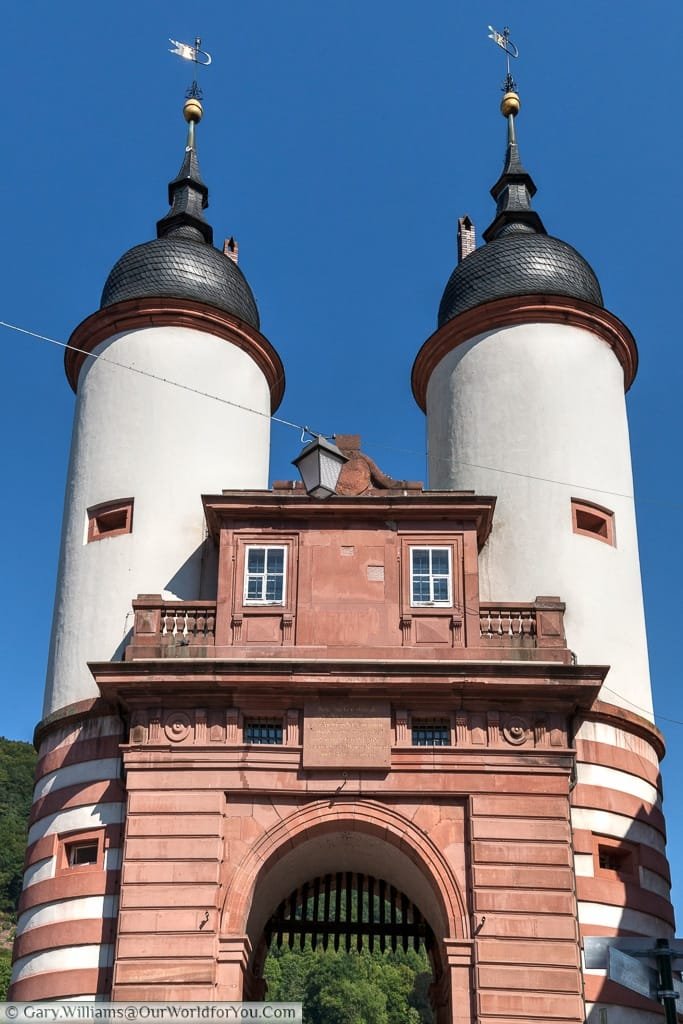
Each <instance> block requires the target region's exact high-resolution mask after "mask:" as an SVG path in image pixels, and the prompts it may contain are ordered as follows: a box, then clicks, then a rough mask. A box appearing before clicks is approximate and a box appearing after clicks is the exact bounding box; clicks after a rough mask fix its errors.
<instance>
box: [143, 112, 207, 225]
mask: <svg viewBox="0 0 683 1024" xmlns="http://www.w3.org/2000/svg"><path fill="white" fill-rule="evenodd" d="M203 113H204V111H203V108H202V105H201V103H200V102H199V100H198V99H197V98H196V97H195V96H191V97H190V98H189V99H187V100H186V102H185V105H184V107H183V116H184V117H185V120H186V121H187V145H186V146H185V156H184V158H183V162H182V165H181V167H180V170H179V171H178V174H177V175H176V177H175V178H174V179H173V181H170V182H169V183H168V202H169V205H170V207H171V209H170V210H169V211H168V213H167V214H166V216H165V217H162V218H161V220H160V221H157V238H164V237H165V236H167V235H175V236H180V237H182V238H190V239H194V240H195V241H198V242H207V243H208V244H209V245H211V244H212V242H213V228H212V227H211V225H210V224H207V222H206V221H205V220H204V215H203V213H202V211H203V210H205V209H206V207H207V206H208V205H209V190H208V188H207V187H206V185H205V184H204V182H203V181H202V175H201V171H200V170H199V159H198V157H197V146H196V140H195V126H196V125H197V124H199V122H200V121H201V119H202V114H203Z"/></svg>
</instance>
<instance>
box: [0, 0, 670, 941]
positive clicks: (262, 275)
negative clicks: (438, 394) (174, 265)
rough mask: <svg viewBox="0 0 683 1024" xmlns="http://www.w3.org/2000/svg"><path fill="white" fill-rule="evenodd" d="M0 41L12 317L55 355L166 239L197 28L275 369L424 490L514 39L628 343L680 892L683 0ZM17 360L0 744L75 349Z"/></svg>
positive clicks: (61, 445) (291, 448)
mask: <svg viewBox="0 0 683 1024" xmlns="http://www.w3.org/2000/svg"><path fill="white" fill-rule="evenodd" d="M3 23H4V24H3V29H4V31H3V60H2V76H3V88H2V95H3V97H4V104H3V106H4V111H3V136H4V145H3V160H2V184H3V188H4V191H3V198H2V207H1V209H2V233H3V240H2V250H1V251H2V262H3V266H2V284H3V288H2V302H1V303H0V319H3V320H6V321H9V322H11V323H15V324H19V325H21V326H24V327H27V328H30V329H33V330H36V331H38V332H41V333H44V334H48V335H50V336H52V337H55V338H59V339H67V338H68V336H69V334H70V332H71V330H72V329H73V327H75V326H76V324H78V323H79V322H80V320H82V319H83V318H84V317H85V316H87V315H88V314H89V313H91V312H92V311H94V310H95V309H96V308H97V306H98V303H99V297H100V292H101V288H102V285H103V283H104V280H105V278H106V276H107V273H108V271H109V269H110V268H111V266H112V264H113V263H114V262H115V260H116V259H117V258H118V257H119V255H121V253H122V252H123V251H124V250H125V249H127V248H129V247H130V246H131V245H133V244H136V243H138V242H140V241H144V240H146V239H148V238H151V237H153V235H154V225H155V222H156V220H157V218H158V217H159V216H161V215H162V214H163V213H164V212H165V211H166V183H167V181H168V180H169V179H170V178H171V177H173V176H174V175H175V173H176V171H177V169H178V166H179V164H180V161H181V158H182V152H183V146H184V123H183V121H182V119H181V114H180V109H181V106H182V100H183V94H184V89H185V87H186V85H187V79H188V65H187V64H185V63H184V62H182V61H180V60H179V59H178V58H175V57H172V56H170V54H168V53H167V52H166V50H167V47H168V45H169V44H168V43H167V38H168V37H169V36H171V37H173V38H176V39H184V40H191V39H192V38H193V37H194V35H195V34H196V33H199V34H201V35H202V37H203V39H204V42H205V45H206V48H207V49H208V50H210V51H211V52H212V53H213V55H214V64H213V66H212V67H211V68H210V69H208V71H207V72H206V73H205V74H204V75H203V85H204V89H205V106H206V116H205V119H204V121H203V123H202V125H201V127H200V132H199V152H200V158H201V164H202V170H203V174H204V177H205V179H206V181H207V183H208V185H209V187H210V190H211V205H210V209H209V211H208V212H209V216H210V220H211V223H212V224H213V226H214V229H215V232H216V237H217V239H220V238H222V237H224V236H227V235H230V234H234V235H235V236H236V237H237V239H238V241H239V243H240V264H241V266H242V268H243V270H244V271H245V273H246V275H247V277H248V279H249V281H250V283H251V285H252V288H253V290H254V293H255V295H256V298H257V301H258V303H259V307H260V312H261V322H262V329H263V331H264V333H265V334H266V336H267V337H269V338H270V340H271V341H272V342H273V343H274V345H275V346H276V348H277V349H278V351H279V353H280V355H281V356H282V358H283V360H284V363H285V367H286V370H287V392H286V395H285V400H284V403H283V406H282V408H281V414H282V415H283V416H285V417H286V418H287V419H290V420H293V421H296V422H299V423H301V422H304V423H307V424H310V425H312V426H314V427H316V428H317V429H320V430H322V431H324V432H326V433H334V432H339V433H342V432H354V433H361V434H362V436H363V438H364V447H365V448H366V450H367V451H368V452H369V453H370V454H372V455H373V456H374V457H375V458H376V459H377V461H378V462H379V463H380V465H381V466H382V467H383V468H384V469H385V470H386V471H387V472H389V473H391V474H393V475H394V476H399V477H409V478H413V479H424V477H425V468H424V466H425V460H424V419H423V416H422V413H421V412H420V411H419V410H418V408H417V406H416V405H415V403H414V401H413V399H412V396H411V393H410V369H411V366H412V362H413V359H414V357H415V354H416V353H417V351H418V348H419V347H420V345H421V344H422V342H423V341H424V339H425V338H426V337H427V336H428V335H429V334H431V332H432V330H433V329H434V326H435V320H436V310H437V307H438V303H439V298H440V295H441V292H442V289H443V286H444V283H445V281H446V279H447V278H448V276H449V274H450V271H451V269H452V267H453V265H454V262H455V229H456V220H457V217H458V216H459V215H461V214H463V213H468V214H469V215H470V216H471V217H472V218H473V220H474V221H475V223H476V225H477V228H478V229H479V232H481V230H482V229H483V228H484V227H485V226H486V225H487V224H488V223H489V221H490V220H491V217H492V210H493V206H492V201H491V199H490V197H489V195H488V188H489V187H490V185H491V184H492V183H493V182H494V181H495V179H496V178H497V176H498V173H499V171H500V168H501V163H502V158H503V149H504V122H503V119H502V118H501V116H500V114H499V113H498V103H499V98H500V92H499V85H500V81H501V79H502V76H503V71H504V68H503V60H502V55H501V53H500V51H499V50H498V49H497V48H496V47H495V46H494V45H493V43H491V42H489V41H488V40H487V38H486V35H487V28H486V26H487V24H488V23H491V24H493V25H495V26H496V27H497V28H499V29H502V28H503V26H504V25H505V24H510V25H511V27H512V32H513V38H514V39H515V41H516V42H517V45H518V46H519V49H520V51H521V54H522V57H521V59H520V60H519V61H518V62H517V64H516V66H515V68H514V71H515V74H516V77H517V79H518V83H519V89H520V92H521V95H522V103H523V108H522V114H521V115H520V118H519V119H518V125H517V127H518V135H519V140H520V147H521V152H522V155H523V158H524V161H525V163H526V165H527V167H528V169H529V170H530V171H531V173H532V174H533V175H534V177H535V180H536V183H537V185H538V189H539V191H538V194H537V196H536V199H535V207H536V208H537V209H538V211H539V212H540V213H541V215H542V217H543V219H544V222H545V225H546V227H547V229H548V230H549V232H550V233H552V234H555V235H558V236H559V237H560V238H563V239H565V240H567V241H569V242H571V243H572V244H573V245H575V246H576V247H577V248H578V249H579V250H580V251H581V252H582V253H583V255H584V256H586V258H587V259H588V260H589V261H590V263H591V264H592V265H593V267H594V268H595V270H596V272H597V274H598V276H599V279H600V281H601V284H602V289H603V293H604V296H605V302H606V305H607V307H608V308H609V309H610V310H611V311H613V312H614V313H616V314H617V316H619V317H620V318H621V319H623V320H624V321H625V322H626V323H627V324H628V325H629V327H630V328H631V329H632V330H633V332H634V334H635V336H636V338H637V340H638V343H639V347H640V355H641V365H640V370H639V374H638V378H637V380H636V383H635V385H634V387H633V388H632V391H631V393H630V395H629V412H630V421H631V435H632V446H633V459H634V470H635V477H636V492H637V506H638V517H639V524H640V539H641V554H642V569H643V579H644V587H645V599H646V608H647V617H648V626H649V638H650V654H651V662H652V673H653V680H654V690H655V703H656V708H657V712H658V722H659V725H660V727H661V728H662V730H663V731H664V732H665V734H666V736H667V739H668V746H669V755H668V757H667V759H666V761H665V764H664V777H665V786H666V795H667V801H666V804H665V810H666V812H667V816H668V822H669V831H670V856H671V860H672V863H673V871H674V878H675V879H676V878H677V879H678V883H679V889H680V888H681V886H683V821H681V824H680V825H679V823H678V822H679V819H682V817H683V816H682V815H681V806H680V800H681V797H680V788H681V787H680V780H681V779H682V778H683V724H681V723H683V709H682V708H681V701H680V698H679V688H680V656H679V654H678V648H677V644H678V643H679V637H680V635H681V626H680V619H681V615H682V614H683V613H682V611H681V597H680V580H681V578H682V577H683V546H682V541H681V530H680V526H679V524H680V521H681V512H682V511H683V484H682V479H681V451H680V449H681V440H680V435H681V429H680V413H679V405H680V395H679V392H680V382H681V380H682V379H683V373H682V371H683V365H682V363H683V355H682V351H681V344H682V343H681V319H682V315H681V311H680V304H679V298H680V293H681V252H682V249H681V241H680V239H681V237H682V231H681V228H682V225H681V219H682V216H683V214H682V212H681V204H680V199H679V197H680V190H681V183H680V177H679V176H680V170H681V167H682V166H683V159H682V157H683V143H682V141H681V131H680V121H681V117H680V108H681V91H682V86H681V81H680V70H679V69H680V65H681V46H682V44H681V39H683V7H682V6H681V4H680V0H660V2H659V3H657V4H656V5H655V4H653V5H650V6H649V7H647V6H646V5H644V4H635V3H633V2H627V3H621V4H619V5H616V4H613V3H607V2H606V0H577V2H575V3H574V4H572V5H568V4H549V3H547V2H544V3H541V2H538V0H526V2H524V3H521V2H519V3H501V2H498V0H492V2H491V3H490V5H488V6H487V5H485V4H479V3H477V4H473V3H464V2H462V0H461V2H457V0H448V2H447V0H428V2H426V3H425V2H424V0H423V2H421V3H417V2H410V3H408V2H405V0H392V2H389V0H364V2H361V0H327V2H325V3H320V2H313V0H287V2H284V0H249V2H248V3H244V2H243V3H233V2H228V0H220V2H218V0H216V2H209V0H205V2H203V3H202V4H201V5H200V4H190V3H187V2H183V3H180V2H178V0H165V2H164V3H163V4H162V3H157V2H153V3H145V2H142V3H140V2H138V3H135V4H133V3H131V2H130V0H123V2H119V3H115V4H102V3H93V2H92V0H90V2H88V3H85V2H83V0H73V2H70V3H68V4H66V5H57V4H54V3H53V2H48V0H32V2H31V3H24V4H13V5H11V6H10V5H8V9H7V10H6V11H5V12H4V17H3ZM0 342H1V344H2V354H3V392H4V393H3V400H2V403H0V415H1V416H2V430H3V436H4V437H5V444H4V448H3V457H4V462H5V465H4V471H3V480H4V489H3V494H4V500H3V501H2V504H1V506H0V513H1V515H2V529H3V536H4V545H3V549H4V560H3V561H4V580H3V587H2V609H1V610H0V621H2V622H3V625H4V633H5V656H4V658H3V660H2V673H3V691H2V692H3V697H4V700H3V712H2V717H1V718H0V733H4V734H5V735H7V736H9V737H12V738H18V739H29V738H30V736H31V733H32V729H33V725H34V724H35V722H36V720H37V719H38V718H39V716H40V708H41V693H42V687H43V678H44V671H45V661H46V654H47V644H48V635H49V628H50V616H51V604H52V597H53V588H54V578H55V569H56V563H57V553H58V540H59V526H60V521H61V512H62V499H63V488H64V477H65V471H66V462H67V456H68V446H69V436H70V429H71V418H72V410H73V396H72V394H71V392H70V390H69V388H68V386H67V384H66V380H65V378H64V374H63V370H62V352H61V351H60V350H58V349H56V348H54V347H52V346H50V345H47V344H44V343H40V342H37V341H34V340H31V339H29V338H25V337H22V336H20V335H17V334H15V333H13V332H10V331H7V330H5V329H0ZM169 443H170V444H172V438H171V437H169ZM298 450H299V436H298V434H297V433H296V432H295V431H293V430H291V429H288V428H285V427H281V426H277V425H275V426H274V428H273V459H272V476H273V478H282V477H290V476H291V475H292V469H291V468H290V465H289V462H290V460H291V459H292V458H293V457H294V456H295V455H296V454H297V452H298ZM132 596H133V595H131V597H132ZM531 596H532V597H533V595H531ZM528 597H529V595H524V594H520V595H519V598H520V600H523V599H525V598H528ZM668 719H674V720H676V719H678V720H679V721H677V722H674V721H668ZM682 891H683V890H682ZM681 927H683V924H682V925H681Z"/></svg>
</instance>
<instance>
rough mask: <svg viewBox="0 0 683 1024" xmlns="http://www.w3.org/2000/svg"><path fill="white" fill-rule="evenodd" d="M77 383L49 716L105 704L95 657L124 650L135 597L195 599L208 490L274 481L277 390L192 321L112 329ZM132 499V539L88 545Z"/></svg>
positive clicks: (247, 360) (245, 358)
mask: <svg viewBox="0 0 683 1024" xmlns="http://www.w3.org/2000/svg"><path fill="white" fill-rule="evenodd" d="M94 353H95V354H97V355H100V354H103V355H104V356H105V358H107V359H112V360H115V361H116V362H117V363H121V364H123V365H124V366H133V367H135V368H136V369H138V370H144V371H147V372H149V373H153V374H155V375H157V376H159V377H165V378H166V379H167V380H169V381H177V382H179V383H182V384H183V385H185V387H186V388H194V389H197V391H203V392H207V393H209V394H211V395H216V396H218V397H219V398H221V399H226V400H228V401H231V402H235V403H239V405H241V406H244V407H248V408H251V409H255V410H258V412H260V413H262V414H263V415H255V414H254V413H251V412H248V411H245V409H238V408H235V407H234V406H230V405H227V404H224V403H223V402H219V401H215V400H212V399H210V398H205V397H203V396H201V395H199V394H195V393H193V392H191V391H189V390H184V389H181V388H178V387H174V386H172V385H171V384H168V383H163V382H161V381H158V380H153V379H151V378H150V377H146V376H143V375H141V374H139V373H133V372H131V371H130V370H127V369H123V368H121V367H118V366H113V365H111V363H107V362H104V361H103V360H97V359H92V358H89V359H86V361H85V364H84V365H83V368H82V370H81V373H80V377H79V382H78V397H77V403H76V411H75V417H74V428H73V437H72V444H71V456H70V463H69V470H68V476H67V486H66V498H65V511H64V524H63V529H62V544H61V554H60V563H59V574H58V579H57V595H56V602H55V612H54V621H53V627H52V640H51V645H50V660H49V665H48V672H47V686H46V694H45V705H44V714H45V715H47V714H50V713H51V712H53V711H55V710H57V709H58V708H60V707H64V706H65V705H68V704H71V703H73V702H75V701H79V700H83V699H86V698H93V697H97V696H98V690H97V687H96V685H95V683H94V681H93V679H92V676H91V675H90V672H89V671H88V668H87V662H88V661H99V660H109V659H111V658H113V657H115V656H117V652H120V649H121V644H122V641H123V640H124V637H125V636H126V634H127V633H128V631H129V629H130V627H131V625H132V616H131V602H132V600H133V598H135V597H136V596H137V594H139V593H161V592H164V591H166V592H170V593H169V594H168V596H169V597H170V596H173V597H176V598H178V599H181V600H193V599H198V598H199V597H200V596H202V595H201V594H200V585H201V572H202V554H203V549H202V542H203V541H204V539H205V536H206V529H205V522H204V515H203V509H202V503H201V495H202V494H207V493H216V492H219V491H220V490H222V489H223V488H226V489H227V488H248V489H252V488H253V489H261V488H266V487H267V485H268V459H269V445H270V421H269V416H270V391H269V387H268V384H267V382H266V379H265V376H264V374H263V372H262V371H261V370H260V369H259V367H258V366H257V364H256V363H255V361H254V360H253V359H252V358H251V357H250V356H249V355H248V354H247V353H246V352H245V351H243V350H242V349H241V348H239V347H237V346H236V345H233V344H231V343H229V342H227V341H225V340H224V339H222V338H219V337H216V336H214V335H212V334H208V333H204V332H202V331H199V330H194V329H191V328H187V327H170V326H165V327H149V328H144V329H140V330H133V331H129V332H126V333H123V334H119V335H115V336H113V337H112V338H111V339H109V340H108V341H106V342H104V343H102V344H100V345H99V346H97V348H95V349H94ZM122 498H133V499H134V510H133V529H132V532H131V533H130V534H122V535H118V536H113V537H111V538H106V537H105V538H103V539H101V540H97V541H94V542H91V543H87V509H88V508H91V507H92V506H93V505H98V504H100V503H101V502H107V501H113V500H116V499H122Z"/></svg>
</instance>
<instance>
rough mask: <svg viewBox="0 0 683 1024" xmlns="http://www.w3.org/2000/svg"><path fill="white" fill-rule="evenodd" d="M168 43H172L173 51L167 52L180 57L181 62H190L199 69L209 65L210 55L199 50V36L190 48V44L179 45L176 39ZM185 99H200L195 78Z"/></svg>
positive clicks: (199, 90)
mask: <svg viewBox="0 0 683 1024" xmlns="http://www.w3.org/2000/svg"><path fill="white" fill-rule="evenodd" d="M169 43H173V49H172V50H169V51H168V52H169V53H175V54H176V56H178V57H182V58H183V60H191V61H192V62H193V63H194V64H197V65H199V66H200V67H208V66H209V64H210V63H211V54H210V53H207V52H206V50H202V49H201V45H202V41H201V39H200V38H199V36H197V37H196V38H195V41H194V46H191V45H190V43H181V42H180V41H179V40H177V39H169ZM187 98H188V99H196V100H200V99H201V98H202V90H201V89H200V88H199V84H198V83H197V79H196V78H195V79H194V81H193V82H192V85H191V86H190V88H189V89H188V90H187Z"/></svg>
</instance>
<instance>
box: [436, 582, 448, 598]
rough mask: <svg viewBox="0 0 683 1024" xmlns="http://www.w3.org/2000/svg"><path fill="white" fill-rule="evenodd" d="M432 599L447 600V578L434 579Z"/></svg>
mask: <svg viewBox="0 0 683 1024" xmlns="http://www.w3.org/2000/svg"><path fill="white" fill-rule="evenodd" d="M434 600H435V601H447V600H448V580H447V579H438V580H434Z"/></svg>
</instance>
